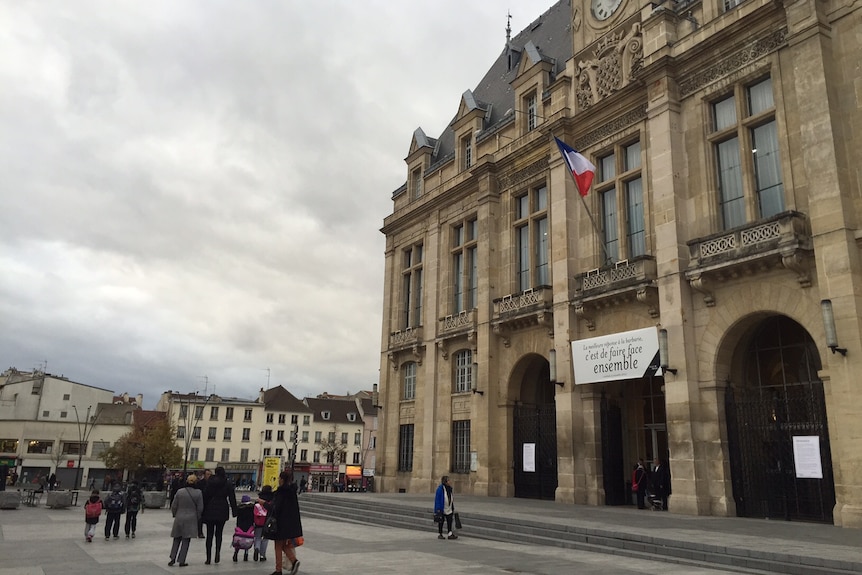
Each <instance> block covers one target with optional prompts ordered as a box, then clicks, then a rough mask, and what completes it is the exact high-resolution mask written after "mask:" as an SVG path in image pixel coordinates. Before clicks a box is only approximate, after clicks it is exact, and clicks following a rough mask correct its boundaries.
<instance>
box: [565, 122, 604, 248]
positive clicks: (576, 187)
mask: <svg viewBox="0 0 862 575" xmlns="http://www.w3.org/2000/svg"><path fill="white" fill-rule="evenodd" d="M551 137H552V138H554V142H555V143H556V141H557V138H556V136H554V133H553V132H551ZM563 163H564V164H565V163H566V161H565V159H563ZM566 171H567V172H568V173H569V176H570V177H571V178H572V183H573V184H575V189H577V190H578V196H580V198H581V203H583V204H584V210H586V212H587V216H589V218H590V223H591V224H592V225H593V231H594V232H596V239H597V241H598V242H599V245H600V246H602V253H604V254H605V263H610V261H611V256H610V254H609V253H608V247H607V246H606V245H605V242H603V241H602V234H601V233H599V227H598V226H597V225H596V220H595V219H594V218H593V214H592V212H590V208H589V207H587V201H586V200H585V199H584V196H582V195H581V194H580V186H578V181H577V180H576V179H575V174H574V173H573V172H572V171H571V170H570V169H568V165H566ZM591 187H592V186H591Z"/></svg>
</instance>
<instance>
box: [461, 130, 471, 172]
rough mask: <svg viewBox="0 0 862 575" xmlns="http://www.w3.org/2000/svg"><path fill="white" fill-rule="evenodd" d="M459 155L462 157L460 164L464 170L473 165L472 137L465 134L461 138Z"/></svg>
mask: <svg viewBox="0 0 862 575" xmlns="http://www.w3.org/2000/svg"><path fill="white" fill-rule="evenodd" d="M461 157H462V158H463V161H462V165H463V166H464V169H465V170H469V169H470V166H472V165H473V137H472V136H467V137H465V138H462V139H461Z"/></svg>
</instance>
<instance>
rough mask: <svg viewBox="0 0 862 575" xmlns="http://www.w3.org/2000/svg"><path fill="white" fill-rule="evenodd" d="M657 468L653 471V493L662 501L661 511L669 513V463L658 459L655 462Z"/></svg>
mask: <svg viewBox="0 0 862 575" xmlns="http://www.w3.org/2000/svg"><path fill="white" fill-rule="evenodd" d="M653 464H654V465H655V467H654V468H653V471H652V477H651V478H650V479H651V482H652V492H653V493H654V494H655V496H656V497H658V498H659V499H661V510H662V511H667V500H668V497H669V496H670V493H671V489H670V468H669V467H668V465H667V463H665V462H663V461H661V460H660V459H659V458H658V457H656V458H655V461H653Z"/></svg>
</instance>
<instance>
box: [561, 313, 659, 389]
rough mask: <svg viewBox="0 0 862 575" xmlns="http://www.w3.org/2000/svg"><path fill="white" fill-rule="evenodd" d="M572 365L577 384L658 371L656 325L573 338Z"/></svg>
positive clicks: (632, 376)
mask: <svg viewBox="0 0 862 575" xmlns="http://www.w3.org/2000/svg"><path fill="white" fill-rule="evenodd" d="M572 364H573V365H574V368H575V384H577V385H581V384H585V383H598V382H602V381H616V380H618V379H636V378H641V377H644V376H645V375H655V373H656V372H657V371H658V370H659V354H658V328H655V327H647V328H643V329H636V330H632V331H624V332H619V333H612V334H610V335H602V336H599V337H591V338H587V339H578V340H575V341H573V342H572Z"/></svg>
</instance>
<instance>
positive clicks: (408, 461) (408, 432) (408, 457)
mask: <svg viewBox="0 0 862 575" xmlns="http://www.w3.org/2000/svg"><path fill="white" fill-rule="evenodd" d="M398 471H413V424H412V423H410V424H407V425H401V426H399V427H398Z"/></svg>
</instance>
